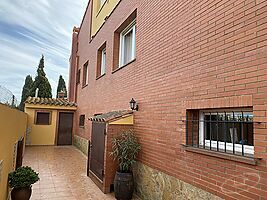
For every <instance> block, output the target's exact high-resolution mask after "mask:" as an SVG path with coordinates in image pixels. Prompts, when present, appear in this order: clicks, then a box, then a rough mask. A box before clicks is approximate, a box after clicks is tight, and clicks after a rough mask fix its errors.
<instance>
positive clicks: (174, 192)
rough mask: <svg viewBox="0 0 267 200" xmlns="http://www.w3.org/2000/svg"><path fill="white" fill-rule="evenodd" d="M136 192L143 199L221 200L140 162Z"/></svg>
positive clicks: (136, 175)
mask: <svg viewBox="0 0 267 200" xmlns="http://www.w3.org/2000/svg"><path fill="white" fill-rule="evenodd" d="M134 178H135V179H134V180H135V187H136V188H135V189H136V191H135V192H136V194H137V195H138V196H139V197H140V198H141V199H143V200H151V199H154V200H175V199H177V200H182V199H186V200H188V199H192V200H195V199H197V200H201V199H203V200H219V199H220V198H219V197H217V196H215V195H213V194H211V193H209V192H207V191H204V190H202V189H199V188H197V187H195V186H192V185H190V184H188V183H186V182H184V181H181V180H178V179H176V178H174V177H171V176H169V175H167V174H164V173H162V172H160V171H158V170H155V169H152V168H150V167H148V166H146V165H144V164H142V163H140V162H138V163H136V164H135V167H134Z"/></svg>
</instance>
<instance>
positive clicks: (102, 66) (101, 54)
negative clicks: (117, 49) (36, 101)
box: [96, 43, 107, 78]
mask: <svg viewBox="0 0 267 200" xmlns="http://www.w3.org/2000/svg"><path fill="white" fill-rule="evenodd" d="M106 57H107V53H106V43H105V44H103V45H102V46H101V47H100V48H99V49H98V53H97V74H96V78H98V77H100V76H103V75H104V74H105V73H106Z"/></svg>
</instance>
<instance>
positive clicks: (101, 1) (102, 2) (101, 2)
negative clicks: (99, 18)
mask: <svg viewBox="0 0 267 200" xmlns="http://www.w3.org/2000/svg"><path fill="white" fill-rule="evenodd" d="M106 1H107V0H98V2H99V9H100V8H102V6H103V5H104V4H105V3H106Z"/></svg>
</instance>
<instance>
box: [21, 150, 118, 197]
mask: <svg viewBox="0 0 267 200" xmlns="http://www.w3.org/2000/svg"><path fill="white" fill-rule="evenodd" d="M23 165H27V166H30V167H32V168H33V169H34V170H35V171H37V172H39V176H40V181H39V182H37V183H36V184H34V185H33V193H32V198H31V200H43V199H47V200H56V199H57V200H85V199H86V200H90V199H92V200H104V199H107V200H108V199H112V200H113V199H115V198H114V195H113V194H103V193H102V191H101V190H100V189H99V188H98V187H97V186H96V185H95V184H94V183H93V181H92V180H91V179H90V178H89V177H87V176H86V165H87V159H86V156H84V155H83V154H82V153H81V152H80V151H78V150H77V149H76V148H75V147H73V146H66V147H57V146H43V147H40V146H38V147H26V151H25V156H24V161H23Z"/></svg>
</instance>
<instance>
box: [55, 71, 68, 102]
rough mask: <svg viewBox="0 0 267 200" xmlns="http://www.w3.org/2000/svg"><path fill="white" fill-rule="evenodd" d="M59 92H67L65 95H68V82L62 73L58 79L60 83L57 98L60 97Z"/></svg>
mask: <svg viewBox="0 0 267 200" xmlns="http://www.w3.org/2000/svg"><path fill="white" fill-rule="evenodd" d="M59 92H65V95H64V97H65V98H66V97H67V88H66V83H65V80H64V79H63V77H62V76H61V75H60V76H59V79H58V85H57V98H58V93H59Z"/></svg>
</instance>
